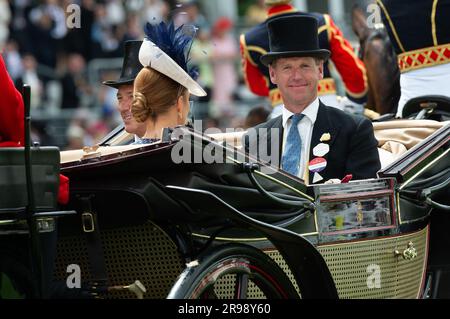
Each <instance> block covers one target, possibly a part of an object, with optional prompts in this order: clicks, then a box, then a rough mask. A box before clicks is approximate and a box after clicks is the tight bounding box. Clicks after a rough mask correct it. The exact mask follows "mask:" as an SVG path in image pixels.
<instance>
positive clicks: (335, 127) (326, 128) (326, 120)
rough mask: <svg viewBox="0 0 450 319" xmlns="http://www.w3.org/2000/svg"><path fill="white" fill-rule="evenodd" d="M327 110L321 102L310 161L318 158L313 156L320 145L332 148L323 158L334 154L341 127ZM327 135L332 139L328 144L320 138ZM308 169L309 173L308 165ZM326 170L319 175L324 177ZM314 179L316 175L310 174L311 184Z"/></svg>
mask: <svg viewBox="0 0 450 319" xmlns="http://www.w3.org/2000/svg"><path fill="white" fill-rule="evenodd" d="M319 101H320V100H319ZM327 108H328V106H325V104H323V103H322V102H320V104H319V110H318V112H317V118H316V122H315V123H314V128H313V132H312V136H311V142H310V147H309V161H311V160H312V159H313V158H315V157H316V156H314V155H313V149H314V147H316V146H317V145H318V144H320V143H325V144H328V145H329V146H330V151H329V152H328V153H327V154H326V155H324V156H323V158H325V159H326V160H328V156H329V154H330V153H331V152H333V144H334V142H335V141H336V138H337V135H338V133H339V129H340V126H339V124H338V123H337V122H336V121H332V120H331V118H330V116H329V112H328V110H327ZM325 133H329V134H330V136H331V139H330V140H329V141H327V142H321V141H320V138H321V137H322V135H323V134H325ZM309 161H308V163H309ZM306 169H307V170H308V172H309V169H308V164H307V165H306ZM326 170H327V168H325V170H323V171H322V172H320V173H319V174H320V175H322V176H324V173H325V172H326ZM313 177H314V173H311V174H309V184H312V180H313ZM324 179H325V178H324ZM320 182H321V183H322V182H324V180H321V181H320Z"/></svg>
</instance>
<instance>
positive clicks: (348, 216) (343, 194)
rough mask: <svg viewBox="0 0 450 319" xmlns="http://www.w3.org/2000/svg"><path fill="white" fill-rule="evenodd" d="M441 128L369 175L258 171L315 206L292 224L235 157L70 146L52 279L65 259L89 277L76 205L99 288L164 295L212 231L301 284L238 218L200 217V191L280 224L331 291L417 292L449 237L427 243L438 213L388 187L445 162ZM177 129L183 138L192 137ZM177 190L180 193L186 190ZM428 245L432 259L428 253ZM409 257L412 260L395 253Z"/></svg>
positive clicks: (270, 186) (167, 148)
mask: <svg viewBox="0 0 450 319" xmlns="http://www.w3.org/2000/svg"><path fill="white" fill-rule="evenodd" d="M448 131H449V126H448V125H447V127H446V128H443V129H441V130H440V131H439V132H438V133H436V134H433V136H431V137H430V138H428V139H427V140H426V141H424V142H423V143H421V144H420V145H418V146H417V147H416V148H414V149H413V150H411V151H409V152H408V153H406V155H405V156H403V157H402V158H400V159H398V160H397V161H396V162H394V163H393V164H392V165H391V166H389V167H388V168H386V169H384V170H382V171H381V172H380V178H378V179H373V180H365V181H354V182H350V183H348V184H345V185H344V184H343V185H320V186H314V187H306V186H305V185H304V184H303V183H302V181H300V180H297V179H293V178H291V177H290V176H288V175H285V174H284V173H283V172H278V171H275V172H274V173H273V174H269V175H265V174H258V175H257V179H258V181H259V182H260V183H261V184H262V185H263V187H264V188H265V189H266V190H268V191H269V192H271V193H273V194H278V195H279V196H281V197H283V198H285V199H293V198H298V197H299V196H301V195H302V194H307V195H306V196H310V197H311V199H313V200H314V202H315V205H316V210H315V212H314V213H313V214H310V215H307V216H306V217H305V218H302V219H300V220H295V218H294V219H290V218H289V216H292V214H293V210H292V209H286V208H280V206H279V205H276V204H274V203H273V202H271V201H270V200H268V199H266V198H265V197H263V196H261V194H260V193H259V192H258V190H256V189H255V187H254V186H253V185H252V183H251V182H250V181H249V179H248V176H247V175H246V173H244V172H243V170H242V167H241V166H240V165H239V164H237V163H236V162H233V161H231V162H229V163H223V164H206V163H197V164H196V163H192V164H189V163H180V164H174V162H173V161H172V158H171V153H172V150H173V147H174V146H175V145H177V143H181V142H183V140H181V142H180V141H175V142H173V141H168V142H165V143H159V144H154V145H147V146H134V147H128V148H126V147H125V148H123V150H120V149H119V150H117V151H114V152H111V154H110V155H104V154H102V153H101V152H98V153H96V152H95V151H94V152H93V153H80V154H81V156H78V159H77V160H76V161H67V162H66V163H65V164H63V165H62V170H63V172H64V174H66V175H67V176H69V178H70V181H71V202H70V203H69V205H68V207H67V208H70V209H75V210H77V211H78V214H77V216H71V217H67V218H65V219H64V220H60V222H59V223H60V224H59V241H58V247H59V250H58V258H57V267H56V272H55V274H56V277H57V278H59V279H60V280H62V279H64V278H65V277H66V276H67V266H68V265H70V264H74V263H75V264H80V266H81V268H82V273H83V274H84V275H83V276H84V278H85V279H86V280H87V281H89V280H92V279H95V278H94V277H96V276H95V274H94V275H93V272H94V273H96V274H97V275H98V269H97V270H95V266H94V267H93V265H92V263H93V261H92V258H90V257H89V254H92V252H91V253H89V250H90V249H91V250H92V248H89V247H88V246H89V245H90V244H89V242H90V239H89V235H88V236H86V232H85V230H83V227H84V228H86V227H87V226H86V223H87V224H88V226H89V222H86V220H83V218H82V215H83V213H86V212H87V211H86V206H85V205H84V204H82V203H83V201H86V200H88V201H89V203H90V205H91V206H90V208H89V209H90V210H91V211H93V212H95V214H96V218H97V220H98V227H99V236H100V242H101V246H102V247H101V249H102V255H103V259H104V265H105V266H104V267H103V268H104V271H103V274H104V275H105V276H106V277H107V280H108V281H109V284H111V285H126V284H130V283H132V282H133V281H135V280H140V281H141V282H143V283H144V285H145V286H146V287H153V288H150V290H149V291H148V292H147V294H146V297H148V298H165V297H166V296H167V294H168V292H169V290H170V289H171V287H172V285H173V283H174V281H175V279H176V278H177V276H178V275H179V273H180V271H181V270H182V269H183V268H184V264H185V263H186V262H190V261H192V260H195V258H196V256H198V254H200V253H201V249H202V247H203V244H205V243H207V242H208V241H209V239H210V238H211V236H214V240H213V241H212V245H213V246H215V245H220V244H224V243H230V242H231V243H233V242H239V243H244V244H247V245H251V246H254V247H257V248H258V249H261V250H262V251H264V252H265V253H266V254H267V255H269V256H270V257H271V258H272V259H273V260H275V261H276V262H277V263H278V265H279V266H280V267H281V268H282V269H283V270H284V271H285V272H286V274H287V275H288V276H289V278H291V280H292V282H293V284H294V285H295V286H296V288H297V289H298V290H301V289H299V287H298V286H297V282H296V281H295V275H293V273H292V271H291V270H292V269H291V268H289V266H288V263H286V260H285V258H283V256H282V254H280V251H279V249H278V248H277V247H276V245H274V242H273V241H270V240H268V237H267V236H265V234H262V233H261V229H258V228H257V227H252V226H249V225H245V224H240V225H238V227H235V226H236V223H235V222H234V223H232V222H230V218H227V216H226V215H224V214H221V213H220V212H219V208H218V207H219V206H217V207H214V205H217V203H213V204H211V205H212V207H211V209H210V212H209V215H208V213H207V214H205V212H204V211H205V210H207V209H205V208H204V206H205V201H208V200H209V199H210V197H211V196H209V195H208V196H209V197H208V196H207V197H202V196H203V195H204V194H203V193H210V194H212V195H214V196H215V197H217V198H218V199H220V200H222V201H223V202H224V203H225V204H227V205H229V206H231V207H233V208H236V209H237V210H238V211H239V212H243V213H244V214H245V215H246V216H248V217H250V218H254V219H256V220H261V221H263V222H266V223H268V224H272V225H280V226H282V228H284V229H287V230H289V231H292V232H293V233H297V234H300V235H301V236H302V237H303V238H305V239H307V241H308V242H309V243H311V244H312V246H314V247H315V249H316V250H317V251H318V252H320V254H321V256H322V257H323V260H324V261H325V263H326V268H328V271H329V273H331V277H332V281H331V282H330V281H328V283H330V286H333V283H334V285H335V286H336V288H337V292H338V295H339V297H341V298H420V297H423V292H424V289H426V288H427V289H428V288H429V283H430V282H431V281H430V280H427V278H428V277H427V271H426V269H427V265H428V269H431V270H432V269H433V267H438V268H439V270H440V271H441V272H442V273H443V274H444V275H445V271H446V270H445V268H446V267H447V266H445V267H442V264H444V265H449V264H450V262H449V260H448V257H447V256H446V255H445V254H444V253H443V249H444V247H445V246H446V244H447V243H449V239H448V238H443V239H444V240H442V238H440V239H439V238H437V239H434V237H433V236H442V232H441V231H440V230H439V228H440V227H442V226H441V225H436V226H433V224H432V226H431V227H435V228H436V229H438V231H436V235H433V233H432V232H430V221H431V220H433V218H434V219H439V220H440V221H443V222H446V223H447V222H448V220H446V217H444V215H442V214H436V213H434V214H433V213H432V212H433V209H431V208H430V207H429V206H426V205H423V204H422V205H421V204H417V203H414V202H412V201H410V200H407V199H405V198H403V197H402V196H400V192H399V190H400V189H402V187H403V188H407V183H413V182H417V181H420V180H426V179H427V178H428V177H430V176H434V175H436V171H442V170H443V169H446V168H448V167H449V156H448V144H449V137H448ZM185 133H186V135H185V136H184V138H185V137H186V136H187V135H191V137H192V136H193V135H196V134H194V133H192V132H190V131H186V132H185ZM192 134H193V135H192ZM197 137H198V136H197ZM194 140H195V139H189V143H191V144H192V145H193V147H194V148H195V147H200V148H202V149H203V148H204V147H205V145H207V144H208V143H209V142H210V139H209V138H200V140H197V144H196V143H193V142H192V141H194ZM112 149H113V148H111V150H112ZM83 156H84V159H83ZM405 184H406V186H404V185H405ZM170 187H173V188H174V189H175V190H172V191H170V190H168V189H170ZM177 188H179V189H177ZM180 189H182V190H188V191H191V192H190V193H189V194H188V195H186V194H185V193H179V192H180ZM177 192H178V193H177ZM447 195H448V194H447ZM183 196H184V198H182V197H183ZM443 197H444V198H445V196H443ZM447 198H448V196H447ZM445 200H446V199H445ZM196 202H197V203H198V205H196V204H195V203H196ZM89 209H88V210H89ZM214 214H216V217H215V215H214ZM205 216H206V217H205ZM434 216H436V217H434ZM447 224H448V223H447ZM227 225H228V226H227ZM230 225H232V226H233V227H231V226H230ZM430 233H431V234H432V235H431V238H430ZM438 233H439V234H438ZM430 242H431V245H430ZM410 243H411V244H410ZM430 247H431V249H432V252H434V254H433V256H436V257H432V258H429V255H430ZM410 252H414V253H415V256H414V257H413V258H411V259H408V258H409V257H408V258H405V254H408V253H410ZM301 255H302V254H301V252H299V256H301ZM94 262H95V261H94ZM310 262H311V260H310ZM311 263H312V262H311ZM317 265H319V266H320V262H318V264H317ZM439 265H440V266H441V267H439ZM290 266H291V267H292V265H290ZM100 268H101V267H100ZM93 269H94V270H93ZM100 273H102V271H100ZM325 273H326V271H325ZM97 277H98V276H97ZM325 277H326V276H325ZM227 284H230V283H227V282H226V281H225V282H224V283H222V288H220V289H219V290H220V291H219V292H218V294H219V295H220V294H222V295H223V296H227V294H229V293H230V292H229V287H228V286H227ZM307 285H308V284H306V286H305V287H306V288H305V287H304V289H307ZM441 287H442V285H441ZM252 289H253V290H252V292H251V294H250V296H249V297H261V295H260V292H259V291H258V289H254V288H252ZM330 289H331V290H332V289H333V287H331V288H330ZM428 293H429V290H427V294H428ZM441 295H445V289H444V290H443V291H442V292H441ZM109 296H110V297H129V298H132V297H133V294H130V293H129V292H124V291H122V292H117V293H112V294H110V295H109ZM435 296H439V294H436V295H435Z"/></svg>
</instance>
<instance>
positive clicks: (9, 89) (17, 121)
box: [0, 55, 69, 204]
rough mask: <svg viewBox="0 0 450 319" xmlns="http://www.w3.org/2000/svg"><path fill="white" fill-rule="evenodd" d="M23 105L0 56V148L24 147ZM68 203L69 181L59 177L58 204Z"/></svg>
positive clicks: (62, 176)
mask: <svg viewBox="0 0 450 319" xmlns="http://www.w3.org/2000/svg"><path fill="white" fill-rule="evenodd" d="M24 135H25V131H24V105H23V99H22V95H21V94H20V93H19V91H17V89H16V88H15V87H14V84H13V82H12V80H11V78H10V77H9V74H8V72H7V70H6V66H5V62H4V61H3V58H2V56H1V55H0V147H17V146H24ZM68 201H69V179H68V178H67V177H66V176H64V175H60V176H59V192H58V202H59V203H60V204H66V203H67V202H68Z"/></svg>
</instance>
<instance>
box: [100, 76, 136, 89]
mask: <svg viewBox="0 0 450 319" xmlns="http://www.w3.org/2000/svg"><path fill="white" fill-rule="evenodd" d="M133 82H134V78H133V79H119V80H117V81H103V82H102V83H103V84H104V85H107V86H110V87H112V88H115V89H117V88H119V86H121V85H129V84H133Z"/></svg>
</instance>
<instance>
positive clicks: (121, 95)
mask: <svg viewBox="0 0 450 319" xmlns="http://www.w3.org/2000/svg"><path fill="white" fill-rule="evenodd" d="M141 44H142V41H138V40H131V41H126V42H125V55H124V58H123V65H122V71H121V74H120V77H119V79H118V80H116V81H105V82H103V84H105V85H108V86H110V87H113V88H115V89H117V100H118V109H119V112H120V116H121V117H122V120H123V123H124V126H125V131H127V132H128V133H130V134H135V135H136V136H137V137H138V138H140V137H142V136H144V134H145V130H146V123H145V122H144V123H139V122H137V121H136V120H135V119H134V117H133V116H132V114H131V102H132V101H133V83H134V79H135V78H136V76H137V74H138V73H139V71H140V70H141V69H142V65H141V63H140V62H139V49H140V48H141Z"/></svg>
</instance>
